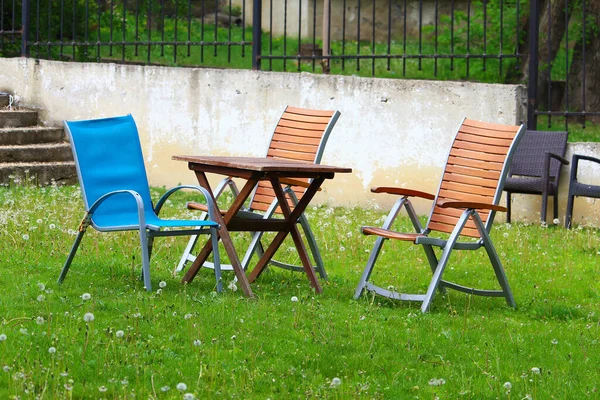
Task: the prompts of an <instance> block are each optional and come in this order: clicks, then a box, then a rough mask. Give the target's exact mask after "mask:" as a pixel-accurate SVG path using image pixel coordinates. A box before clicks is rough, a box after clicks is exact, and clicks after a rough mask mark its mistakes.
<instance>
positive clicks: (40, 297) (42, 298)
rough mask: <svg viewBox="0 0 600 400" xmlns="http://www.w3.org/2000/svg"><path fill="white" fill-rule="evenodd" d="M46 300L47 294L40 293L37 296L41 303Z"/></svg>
mask: <svg viewBox="0 0 600 400" xmlns="http://www.w3.org/2000/svg"><path fill="white" fill-rule="evenodd" d="M44 300H46V296H44V295H43V294H40V295H39V296H38V297H37V301H39V302H40V303H41V302H43V301H44Z"/></svg>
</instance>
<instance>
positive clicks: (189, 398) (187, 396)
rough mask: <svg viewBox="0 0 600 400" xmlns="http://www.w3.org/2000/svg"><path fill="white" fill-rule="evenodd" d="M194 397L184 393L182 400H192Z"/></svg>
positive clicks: (191, 394)
mask: <svg viewBox="0 0 600 400" xmlns="http://www.w3.org/2000/svg"><path fill="white" fill-rule="evenodd" d="M195 398H196V397H195V396H194V394H193V393H186V394H184V395H183V399H184V400H194V399H195Z"/></svg>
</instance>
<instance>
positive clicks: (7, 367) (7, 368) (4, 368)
mask: <svg viewBox="0 0 600 400" xmlns="http://www.w3.org/2000/svg"><path fill="white" fill-rule="evenodd" d="M2 370H3V371H4V372H8V371H10V367H9V366H8V365H5V366H4V367H2Z"/></svg>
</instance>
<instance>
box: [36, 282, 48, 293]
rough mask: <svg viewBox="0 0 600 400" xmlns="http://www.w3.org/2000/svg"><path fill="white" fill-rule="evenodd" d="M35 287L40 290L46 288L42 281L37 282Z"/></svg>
mask: <svg viewBox="0 0 600 400" xmlns="http://www.w3.org/2000/svg"><path fill="white" fill-rule="evenodd" d="M37 287H38V288H39V289H40V290H41V291H44V290H46V285H44V284H43V283H41V282H39V283H38V284H37Z"/></svg>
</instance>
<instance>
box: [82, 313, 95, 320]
mask: <svg viewBox="0 0 600 400" xmlns="http://www.w3.org/2000/svg"><path fill="white" fill-rule="evenodd" d="M83 320H84V321H85V322H92V321H93V320H94V314H92V313H91V312H89V313H85V314H84V315H83Z"/></svg>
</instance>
